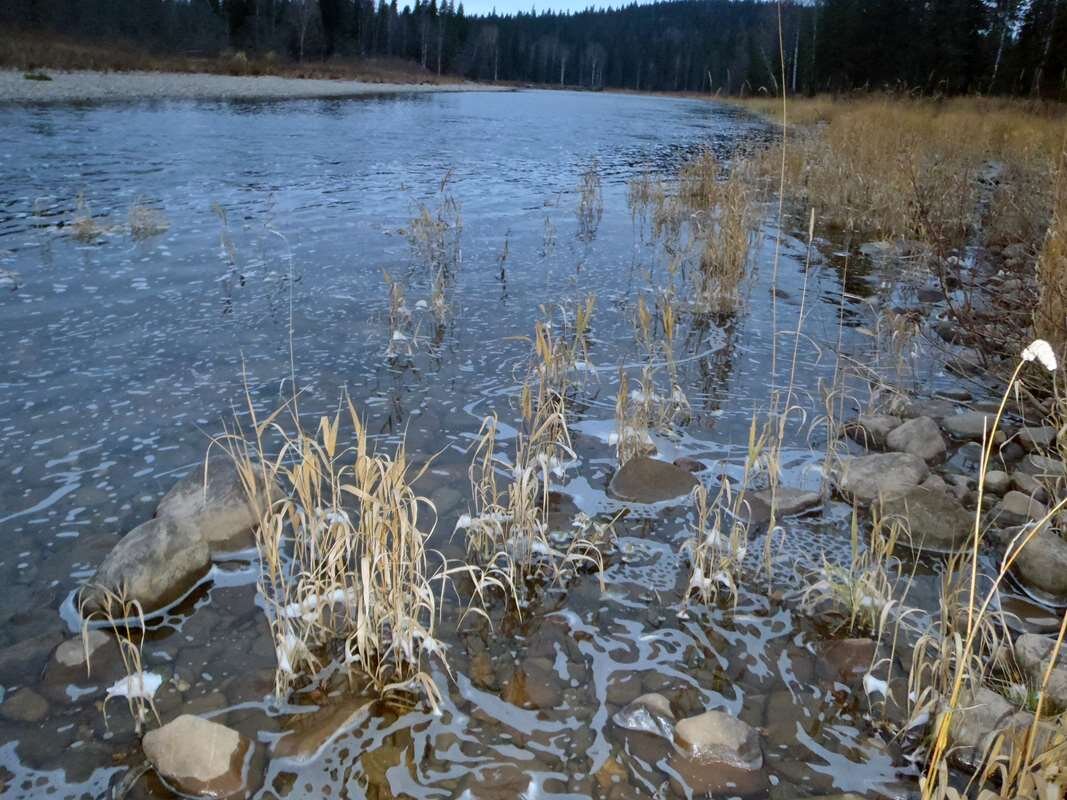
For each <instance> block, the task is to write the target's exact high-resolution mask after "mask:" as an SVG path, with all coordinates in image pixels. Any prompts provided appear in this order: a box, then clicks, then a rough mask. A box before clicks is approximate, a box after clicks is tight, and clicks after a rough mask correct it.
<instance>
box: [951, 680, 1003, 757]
mask: <svg viewBox="0 0 1067 800" xmlns="http://www.w3.org/2000/svg"><path fill="white" fill-rule="evenodd" d="M1015 711H1016V709H1015V707H1014V706H1013V705H1012V704H1011V703H1009V702H1008V701H1007V700H1005V699H1004V698H1003V697H1001V696H1000V695H999V694H997V693H996V692H994V691H992V690H990V689H987V688H985V687H984V686H983V687H981V688H979V689H978V690H976V691H974V690H971V691H968V690H966V689H965V690H964V691H962V692H961V693H960V697H959V701H958V703H957V707H956V710H955V711H954V712H953V714H952V719H951V721H950V722H949V728H948V736H949V742H950V743H951V746H952V748H953V749H952V753H953V756H954V759H955V760H956V761H958V762H960V763H962V764H964V765H966V766H973V765H974V764H976V763H977V762H978V761H979V760H980V759H981V757H982V754H983V753H985V752H986V749H987V747H988V746H989V744H990V743H991V742H992V741H993V738H994V737H995V736H996V735H997V734H998V733H1000V732H1002V731H1004V730H1006V729H1007V728H1008V727H1009V726H1010V725H1011V719H1012V717H1013V715H1014V714H1015ZM942 713H947V712H942Z"/></svg>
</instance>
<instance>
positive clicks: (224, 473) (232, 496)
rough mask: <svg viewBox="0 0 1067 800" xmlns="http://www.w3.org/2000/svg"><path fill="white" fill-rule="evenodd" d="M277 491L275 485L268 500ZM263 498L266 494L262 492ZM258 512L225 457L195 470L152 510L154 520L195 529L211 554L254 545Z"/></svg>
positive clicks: (235, 468) (276, 493)
mask: <svg viewBox="0 0 1067 800" xmlns="http://www.w3.org/2000/svg"><path fill="white" fill-rule="evenodd" d="M280 492H281V490H280V489H279V488H278V487H277V485H275V486H274V487H273V492H272V497H277V496H278V495H279V494H280ZM261 494H262V497H263V499H264V500H265V499H266V492H262V493H261ZM261 511H262V509H257V508H255V507H254V505H253V504H252V503H251V502H249V499H248V494H247V492H246V491H245V487H244V483H243V481H242V480H241V475H240V473H239V472H238V471H237V467H236V465H235V464H234V463H233V460H232V459H231V458H230V457H229V456H228V455H221V456H218V457H215V458H212V459H210V460H209V461H208V462H207V471H206V480H205V471H204V470H203V469H200V468H197V469H195V470H193V471H192V472H191V473H190V474H188V475H186V476H185V477H184V478H182V479H181V480H180V481H178V482H177V483H176V484H174V486H173V487H171V490H170V491H169V492H167V493H166V494H165V495H164V496H163V499H162V500H160V501H159V505H158V506H157V507H156V517H158V518H162V519H170V520H172V521H173V522H175V523H176V524H177V525H178V526H179V527H190V528H193V529H194V530H199V531H200V533H201V535H202V536H203V537H204V539H205V540H206V541H207V543H208V546H209V547H210V548H211V551H212V552H228V551H233V550H242V549H245V548H249V547H254V546H255V537H254V535H253V531H254V530H255V527H256V526H257V525H258V524H259V519H260V516H261Z"/></svg>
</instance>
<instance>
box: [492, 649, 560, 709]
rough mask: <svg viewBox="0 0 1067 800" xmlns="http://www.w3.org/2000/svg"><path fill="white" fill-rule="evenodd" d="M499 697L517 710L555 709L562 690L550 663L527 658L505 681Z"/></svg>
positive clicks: (543, 659)
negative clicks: (516, 707) (517, 708)
mask: <svg viewBox="0 0 1067 800" xmlns="http://www.w3.org/2000/svg"><path fill="white" fill-rule="evenodd" d="M500 696H501V698H503V699H504V700H505V701H507V702H508V703H511V704H512V705H514V706H518V707H519V708H556V707H557V706H558V705H559V704H560V700H561V699H562V696H563V689H562V687H561V686H560V678H559V675H558V674H557V673H556V671H555V669H553V666H552V662H551V661H549V660H548V659H547V658H527V659H526V660H525V661H523V662H522V664H521V665H520V666H519V667H518V668H517V669H516V670H515V672H514V673H513V674H512V676H511V679H510V680H508V681H507V683H506V684H505V686H504V691H503V692H502V693H501V695H500Z"/></svg>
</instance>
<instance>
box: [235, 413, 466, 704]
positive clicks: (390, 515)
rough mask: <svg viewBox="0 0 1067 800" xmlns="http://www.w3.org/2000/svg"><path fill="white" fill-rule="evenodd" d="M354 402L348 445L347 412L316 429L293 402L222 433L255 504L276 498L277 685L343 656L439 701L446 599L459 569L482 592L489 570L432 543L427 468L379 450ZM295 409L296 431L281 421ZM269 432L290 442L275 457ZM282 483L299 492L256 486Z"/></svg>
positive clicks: (266, 570)
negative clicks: (262, 492) (432, 669)
mask: <svg viewBox="0 0 1067 800" xmlns="http://www.w3.org/2000/svg"><path fill="white" fill-rule="evenodd" d="M345 406H346V410H347V414H346V417H347V419H346V421H347V423H348V425H349V426H350V427H351V430H352V439H351V441H350V442H349V443H348V444H347V445H346V444H343V443H342V441H341V425H342V415H341V411H338V413H337V414H335V415H334V417H333V418H332V419H331V418H329V417H326V416H323V417H322V418H321V419H320V420H319V425H318V428H317V430H316V431H315V433H314V434H310V433H308V432H306V431H305V430H304V429H303V428H302V426H301V424H300V418H299V415H298V414H297V413H296V410H295V406H294V405H293V404H289V405H287V406H285V407H283V408H282V409H279V410H278V411H275V412H274V413H273V414H271V415H270V416H269V417H267V418H266V419H259V418H258V416H257V414H256V412H255V409H254V408H252V406H251V403H250V404H249V411H250V415H251V421H252V425H253V429H252V435H251V437H246V436H245V435H244V434H243V433H242V432H241V431H238V432H237V433H235V434H233V435H231V436H228V437H226V438H225V439H223V440H222V441H221V442H220V443H221V444H222V445H223V446H225V447H226V448H227V449H228V450H229V452H230V454H231V456H232V457H233V458H234V459H235V462H236V463H237V466H238V469H239V472H240V474H241V476H242V481H243V483H244V485H245V487H246V490H247V491H248V492H249V495H250V497H252V498H253V501H254V502H255V503H256V507H264V508H265V510H264V512H263V515H262V517H261V519H260V525H259V528H258V533H257V548H258V550H259V555H260V563H261V575H260V579H259V582H258V589H259V592H260V594H261V596H262V598H263V605H264V607H265V608H266V609H267V611H268V617H269V622H270V626H271V631H272V633H273V636H274V643H275V650H276V653H277V662H278V666H277V673H276V691H277V693H278V694H279V696H285V695H286V694H287V693H288V691H289V690H290V689H291V688H292V687H293V685H294V684H296V683H298V682H303V681H306V680H308V679H310V678H311V677H313V676H314V675H315V674H316V673H317V672H318V671H319V669H320V668H322V667H323V666H325V665H327V664H329V663H334V662H336V663H340V664H342V665H344V666H345V667H347V668H348V669H350V670H358V671H360V672H362V673H364V674H365V675H367V676H368V677H369V679H370V681H371V683H372V685H373V686H374V687H375V688H376V690H377V691H378V692H379V694H380V695H381V696H382V697H383V698H387V699H392V700H403V699H405V698H408V697H410V696H412V695H419V694H422V695H423V696H424V697H425V698H426V700H427V701H428V702H429V703H430V705H431V706H432V707H434V708H436V707H437V705H438V702H439V697H440V696H439V692H438V689H437V687H436V685H435V683H434V681H433V678H432V677H431V676H430V674H429V672H428V671H427V661H428V659H429V658H430V657H432V656H436V657H437V658H439V659H440V661H441V663H442V664H443V665H444V666H445V667H446V668H447V661H446V659H445V653H444V645H443V644H442V643H441V642H440V640H439V639H438V638H437V636H436V626H437V622H438V619H439V616H440V613H441V606H440V599H441V598H443V597H444V594H445V592H446V589H447V588H448V587H449V586H451V585H452V579H453V578H454V577H455V576H456V575H458V574H461V573H462V574H463V575H465V576H468V577H471V578H472V579H473V580H474V583H475V587H476V591H481V590H482V587H483V583H482V578H481V575H480V573H478V571H476V570H472V569H470V568H468V567H466V566H465V565H454V566H450V565H449V563H448V562H447V561H446V560H445V559H444V558H443V557H440V556H439V555H438V554H436V553H433V552H431V551H430V550H429V549H428V547H427V539H428V537H429V535H430V533H431V532H432V530H433V527H434V525H435V524H436V520H435V519H434V517H435V515H436V512H435V510H434V507H433V504H432V503H431V502H430V501H429V500H427V499H426V498H423V497H420V496H418V495H416V494H415V491H414V489H413V488H412V484H413V482H414V481H415V480H417V479H418V477H419V475H421V472H420V473H418V474H416V475H411V474H409V467H408V461H407V455H406V453H405V450H404V446H403V444H401V445H399V446H398V447H397V448H396V450H395V451H394V452H393V453H392V454H386V453H380V452H375V451H373V450H372V449H371V446H370V441H369V437H368V434H367V431H366V428H365V427H364V426H363V423H362V421H361V420H360V417H359V415H358V414H357V412H356V410H355V408H354V407H353V405H352V403H351V401H346V404H345ZM286 409H288V410H289V412H290V415H291V418H292V426H291V429H290V430H287V429H286V428H285V427H283V426H282V424H281V423H280V422H279V417H280V415H281V413H282V411H283V410H286ZM268 436H272V437H275V438H276V440H277V441H278V442H279V443H280V448H279V449H278V451H277V455H276V456H274V457H271V458H266V457H264V456H265V453H266V443H267V442H266V439H267V437H268ZM423 469H425V467H424V468H423ZM279 479H281V480H279ZM275 482H280V483H284V484H285V485H287V486H289V487H291V490H290V491H289V492H288V493H287V494H284V495H283V496H282V497H280V498H279V499H278V500H277V501H275V502H273V503H271V504H261V503H259V501H258V499H257V489H256V487H258V486H264V485H272V483H275ZM427 515H429V516H430V518H431V519H430V522H429V523H428V524H427V523H425V522H424V520H425V519H426V517H427Z"/></svg>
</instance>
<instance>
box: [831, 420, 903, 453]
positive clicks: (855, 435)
mask: <svg viewBox="0 0 1067 800" xmlns="http://www.w3.org/2000/svg"><path fill="white" fill-rule="evenodd" d="M900 423H901V419H900V417H895V416H892V415H890V414H861V415H860V416H859V417H857V418H856V419H854V420H852V421H850V422H847V423H845V434H846V435H847V436H848V437H849V438H850V439H852V440H853V441H854V442H856V443H857V444H859V445H861V446H863V447H865V448H867V449H868V450H882V449H884V448H885V440H886V437H887V436H889V434H890V433H891V432H892V431H893V430H894V429H895V428H898V427H899V426H900Z"/></svg>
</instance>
